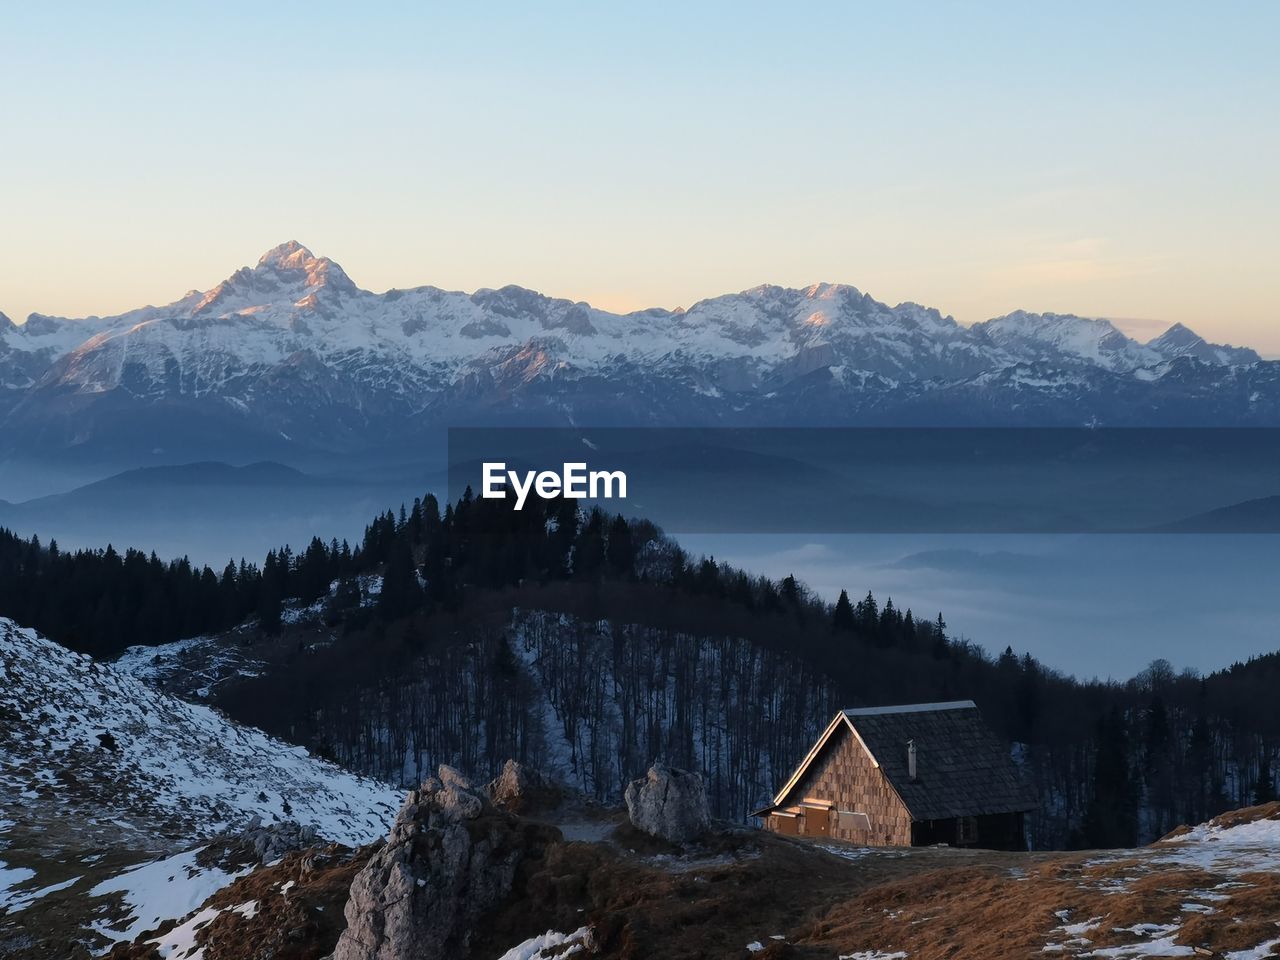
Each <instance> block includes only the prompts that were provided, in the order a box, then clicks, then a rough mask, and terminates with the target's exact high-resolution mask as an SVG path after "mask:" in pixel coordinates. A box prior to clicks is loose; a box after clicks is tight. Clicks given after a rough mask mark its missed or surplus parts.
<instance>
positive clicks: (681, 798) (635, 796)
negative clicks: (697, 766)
mask: <svg viewBox="0 0 1280 960" xmlns="http://www.w3.org/2000/svg"><path fill="white" fill-rule="evenodd" d="M626 801H627V813H628V814H629V815H630V817H631V823H632V825H634V826H635V827H636V828H637V829H639V830H643V831H644V832H645V833H647V834H650V835H651V836H654V837H661V838H662V839H663V840H669V841H670V842H672V843H689V842H690V841H693V840H696V839H698V837H700V836H702V835H703V834H705V833H706V832H707V831H708V830H709V829H710V828H711V814H710V812H709V810H708V809H707V791H706V787H705V786H704V785H703V782H702V777H701V776H700V775H699V774H696V773H690V772H689V771H687V770H677V769H675V768H674V767H668V766H666V765H664V764H659V763H655V764H654V765H653V766H652V767H650V768H649V772H648V774H646V775H645V776H643V777H641V778H640V779H638V780H632V781H631V783H629V784H628V785H627V792H626Z"/></svg>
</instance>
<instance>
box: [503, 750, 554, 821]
mask: <svg viewBox="0 0 1280 960" xmlns="http://www.w3.org/2000/svg"><path fill="white" fill-rule="evenodd" d="M487 789H488V793H489V799H490V800H492V801H493V804H494V806H496V807H498V808H499V809H502V810H507V811H509V812H511V813H521V814H529V813H534V812H537V811H541V810H553V809H555V808H556V807H558V806H559V805H560V801H561V800H562V799H563V796H562V794H561V791H560V788H559V787H558V786H556V785H555V784H554V783H552V782H551V781H550V780H548V779H547V778H546V777H544V776H543V775H542V774H541V773H539V772H538V771H537V770H534V769H533V768H532V767H527V766H525V765H524V764H522V763H519V762H517V761H515V760H508V761H507V762H506V763H505V764H504V765H503V767H502V772H501V773H500V774H498V776H497V777H495V778H494V779H493V780H492V781H490V783H489V786H488V788H487Z"/></svg>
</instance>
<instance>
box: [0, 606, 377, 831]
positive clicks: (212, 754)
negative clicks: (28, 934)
mask: <svg viewBox="0 0 1280 960" xmlns="http://www.w3.org/2000/svg"><path fill="white" fill-rule="evenodd" d="M0 798H2V799H0V820H12V821H17V820H19V818H20V817H19V814H20V813H21V809H22V808H27V807H33V806H41V805H47V806H49V807H51V808H54V809H60V810H62V811H65V812H66V813H67V814H68V815H72V812H73V811H80V812H79V813H77V814H76V815H80V816H83V815H85V813H84V811H88V810H91V811H93V815H94V816H96V817H97V818H99V819H103V820H111V821H115V822H118V823H123V824H127V825H128V826H129V827H131V828H132V829H133V830H135V831H137V832H139V833H145V832H146V831H147V830H151V831H154V832H156V833H162V834H167V835H170V836H179V837H183V838H188V839H195V838H200V837H208V836H212V835H214V834H217V833H219V832H220V831H223V830H227V829H235V828H238V827H242V826H244V825H245V824H246V823H248V822H249V821H250V820H251V819H252V818H253V817H254V816H255V815H256V816H259V817H261V818H262V819H263V820H264V821H265V822H268V823H270V822H272V821H290V820H291V821H296V822H298V823H301V824H303V825H311V826H314V827H315V828H316V830H317V831H318V833H319V834H320V836H322V837H325V838H327V839H330V840H335V841H338V842H341V843H345V844H350V845H355V844H360V843H368V842H371V841H373V840H375V839H377V838H379V837H381V836H382V835H383V834H384V833H385V832H386V830H387V826H388V824H389V823H390V822H391V820H392V818H393V817H394V814H395V811H396V809H397V808H398V806H399V803H400V799H401V798H400V795H399V792H398V791H397V790H394V789H392V788H391V787H388V786H386V785H385V784H381V783H378V782H375V781H372V780H369V779H366V778H363V777H357V776H355V775H353V774H351V773H348V772H346V771H344V770H342V769H340V768H338V767H336V766H334V765H333V764H330V763H327V762H324V761H321V760H318V759H316V758H314V757H311V756H310V755H308V754H307V753H306V751H304V750H302V749H301V748H298V747H291V746H288V745H286V744H283V743H281V742H279V741H277V740H273V739H272V738H270V737H268V736H266V735H265V734H263V733H262V732H260V731H258V730H254V729H251V728H248V727H243V726H240V725H239V724H235V723H232V722H231V721H229V720H227V719H226V718H225V717H223V716H222V715H221V714H219V713H217V712H216V711H214V710H212V709H210V708H208V707H204V706H196V705H193V704H189V703H185V702H183V701H181V700H177V699H174V698H173V697H169V696H166V695H165V694H163V693H160V692H158V691H156V690H153V689H151V688H150V687H148V686H146V685H145V684H143V683H141V682H139V681H137V680H134V679H133V678H131V677H128V676H126V675H124V674H122V673H120V672H118V671H116V670H115V669H113V668H111V667H110V666H107V665H104V664H101V663H98V662H96V661H94V660H92V659H91V658H89V657H85V656H82V655H80V654H76V653H72V652H70V651H68V650H66V649H65V648H63V647H60V646H59V645H57V644H55V643H52V642H50V641H48V640H45V639H43V638H42V637H40V636H38V635H37V634H36V633H35V632H34V631H31V630H28V629H24V628H22V627H19V626H17V625H16V624H14V623H13V622H12V621H9V620H5V619H0ZM10 807H12V809H9V808H10ZM2 833H3V831H0V834H2Z"/></svg>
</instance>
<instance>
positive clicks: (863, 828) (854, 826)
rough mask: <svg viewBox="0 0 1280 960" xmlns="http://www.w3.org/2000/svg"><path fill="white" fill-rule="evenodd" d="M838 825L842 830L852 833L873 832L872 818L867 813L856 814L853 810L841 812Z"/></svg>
mask: <svg viewBox="0 0 1280 960" xmlns="http://www.w3.org/2000/svg"><path fill="white" fill-rule="evenodd" d="M836 823H837V826H839V828H840V829H841V830H847V831H849V832H850V833H870V832H871V818H870V817H868V816H867V815H866V814H865V813H855V812H854V811H852V810H841V811H840V812H839V815H838V817H837V818H836Z"/></svg>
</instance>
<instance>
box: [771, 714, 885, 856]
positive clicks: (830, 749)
mask: <svg viewBox="0 0 1280 960" xmlns="http://www.w3.org/2000/svg"><path fill="white" fill-rule="evenodd" d="M793 796H795V797H796V799H797V800H824V801H827V802H829V803H831V804H832V808H831V811H830V812H829V814H827V816H828V817H829V818H830V819H829V834H830V836H832V837H835V838H837V839H840V840H852V841H854V842H855V843H864V844H867V845H869V846H910V845H911V816H910V814H908V813H907V808H906V807H904V806H903V805H902V801H901V800H899V799H898V795H897V793H895V792H894V790H893V788H892V787H891V786H889V783H888V781H886V780H885V778H884V775H883V774H882V773H881V772H880V770H879V768H877V767H876V766H875V765H874V764H872V762H871V760H870V758H869V757H868V756H867V752H866V751H865V750H864V749H863V748H862V745H861V744H860V743H858V741H857V740H856V739H855V738H854V736H853V735H852V734H851V733H850V732H849V730H848V729H847V728H842V729H840V730H838V731H836V733H835V734H834V735H833V736H832V737H831V739H830V740H829V741H828V742H827V745H826V747H825V748H824V749H823V751H822V753H821V754H819V755H818V756H817V757H816V758H815V760H814V762H813V764H812V765H811V766H810V767H809V769H808V770H807V771H806V772H805V775H804V777H803V779H801V780H800V782H799V783H798V784H796V788H795V790H794V791H793ZM841 810H843V811H847V812H850V813H865V814H866V815H867V819H868V820H869V821H870V825H871V830H870V833H867V832H866V831H863V830H857V829H853V830H851V829H846V828H842V827H841V826H840V824H839V812H840V811H841ZM816 815H818V811H816V810H814V811H812V813H811V814H810V815H809V819H812V817H813V816H816ZM813 832H814V831H810V830H806V831H805V833H806V835H812V834H813Z"/></svg>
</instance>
